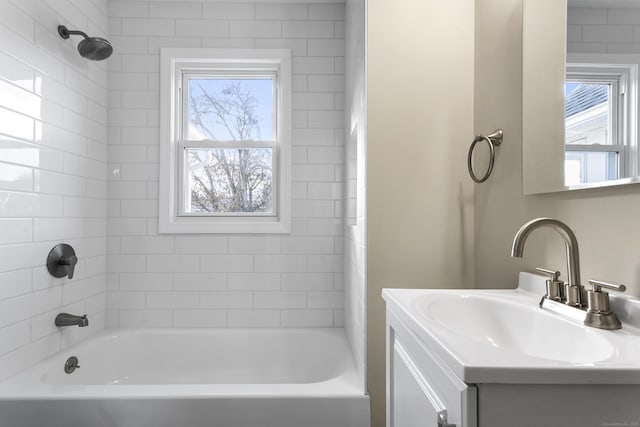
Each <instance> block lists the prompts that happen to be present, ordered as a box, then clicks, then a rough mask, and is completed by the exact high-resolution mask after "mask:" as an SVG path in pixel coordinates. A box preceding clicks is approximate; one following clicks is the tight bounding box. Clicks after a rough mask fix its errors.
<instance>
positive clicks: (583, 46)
mask: <svg viewBox="0 0 640 427" xmlns="http://www.w3.org/2000/svg"><path fill="white" fill-rule="evenodd" d="M567 22H568V26H567V51H568V52H572V53H635V54H637V53H640V26H639V25H638V23H640V9H626V8H611V9H596V8H579V7H571V8H569V11H568V16H567Z"/></svg>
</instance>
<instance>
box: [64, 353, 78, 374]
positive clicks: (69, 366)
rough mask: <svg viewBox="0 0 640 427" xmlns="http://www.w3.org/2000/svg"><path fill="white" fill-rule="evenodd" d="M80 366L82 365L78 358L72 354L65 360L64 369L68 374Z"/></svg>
mask: <svg viewBox="0 0 640 427" xmlns="http://www.w3.org/2000/svg"><path fill="white" fill-rule="evenodd" d="M79 367H80V365H78V358H77V357H75V356H71V357H70V358H68V359H67V361H66V362H64V371H65V372H66V373H67V374H70V373H72V372H73V371H75V370H76V369H78V368H79Z"/></svg>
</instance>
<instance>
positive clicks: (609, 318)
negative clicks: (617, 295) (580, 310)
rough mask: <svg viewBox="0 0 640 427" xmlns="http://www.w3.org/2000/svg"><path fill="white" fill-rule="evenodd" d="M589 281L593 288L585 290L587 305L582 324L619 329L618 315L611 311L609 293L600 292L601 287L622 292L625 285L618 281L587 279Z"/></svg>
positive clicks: (620, 324)
mask: <svg viewBox="0 0 640 427" xmlns="http://www.w3.org/2000/svg"><path fill="white" fill-rule="evenodd" d="M589 283H590V284H591V286H592V287H593V290H591V291H589V292H587V298H588V301H589V307H588V309H587V315H586V316H585V319H584V324H585V325H587V326H593V327H596V328H600V329H609V330H612V329H620V328H621V327H622V323H621V322H620V319H618V316H616V314H615V313H614V312H613V311H611V305H610V304H609V294H608V293H607V292H602V288H607V289H611V290H614V291H620V292H624V291H625V290H626V289H627V287H626V286H625V285H621V284H619V283H611V282H604V281H602V280H595V279H589Z"/></svg>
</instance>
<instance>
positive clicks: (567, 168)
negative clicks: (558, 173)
mask: <svg viewBox="0 0 640 427" xmlns="http://www.w3.org/2000/svg"><path fill="white" fill-rule="evenodd" d="M618 178H619V174H618V153H615V152H598V151H567V152H565V160H564V181H565V185H578V184H588V183H591V182H601V181H608V180H611V179H618Z"/></svg>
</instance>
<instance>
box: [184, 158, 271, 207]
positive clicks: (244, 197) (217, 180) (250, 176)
mask: <svg viewBox="0 0 640 427" xmlns="http://www.w3.org/2000/svg"><path fill="white" fill-rule="evenodd" d="M272 164H273V150H272V149H271V148H219V149H201V148H187V149H185V168H186V173H187V174H188V177H187V182H188V188H187V189H186V194H185V199H186V200H185V207H184V210H185V212H186V213H221V214H224V213H240V212H248V213H258V214H265V215H271V214H273V207H272V206H273V200H272V199H273V195H272V185H273V171H272Z"/></svg>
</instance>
